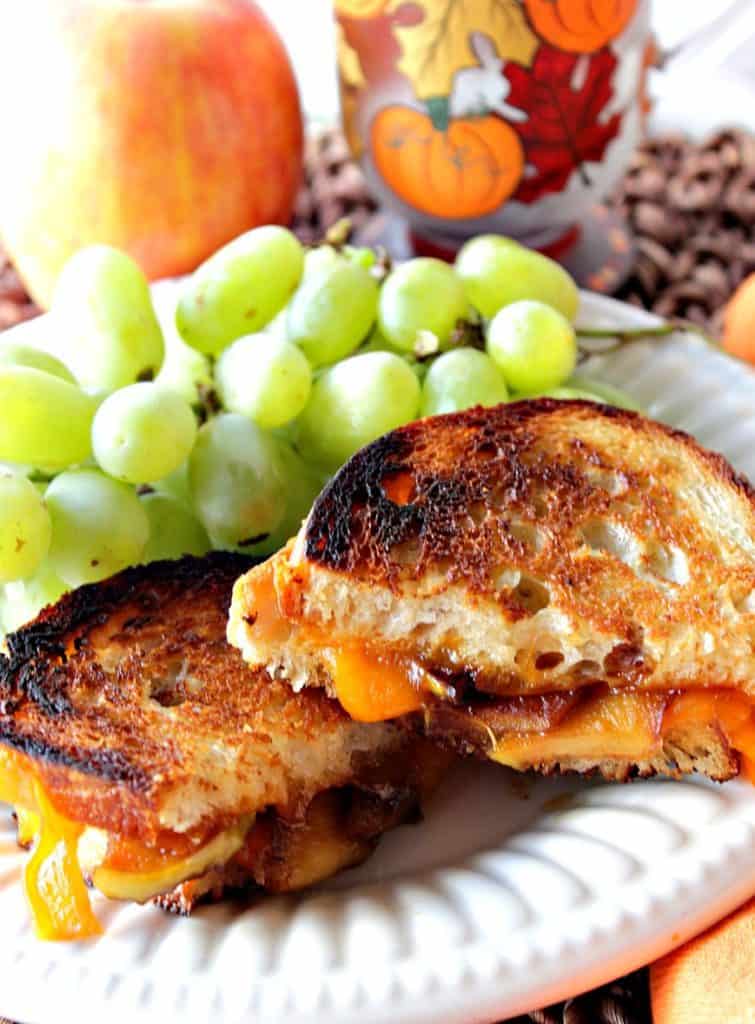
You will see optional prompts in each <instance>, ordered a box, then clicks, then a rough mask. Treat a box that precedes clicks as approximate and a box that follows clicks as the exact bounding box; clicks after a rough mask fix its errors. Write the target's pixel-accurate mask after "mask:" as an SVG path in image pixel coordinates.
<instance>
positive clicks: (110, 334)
mask: <svg viewBox="0 0 755 1024" xmlns="http://www.w3.org/2000/svg"><path fill="white" fill-rule="evenodd" d="M52 313H53V321H52V323H53V327H54V328H56V329H57V330H58V331H59V332H60V335H61V341H60V345H61V349H60V350H61V352H62V355H63V359H64V362H65V363H66V364H67V365H68V366H70V367H71V370H72V371H73V373H74V375H75V377H76V379H77V380H78V381H79V383H80V384H81V386H82V387H83V388H86V389H87V390H90V391H97V390H104V391H114V390H115V389H116V388H122V387H124V386H125V385H126V384H133V383H134V381H136V380H140V379H144V378H146V377H154V376H155V374H156V373H157V372H158V370H159V369H160V366H161V364H162V361H163V352H164V346H163V336H162V331H161V330H160V325H159V323H158V321H157V316H156V315H155V311H154V309H153V307H152V299H151V297H150V293H149V285H148V284H147V279H146V277H145V276H144V274H143V273H142V271H141V270H140V268H139V266H138V265H137V264H136V263H135V262H134V260H132V259H131V257H130V256H127V255H126V253H125V252H119V250H118V249H113V248H111V247H110V246H109V245H91V246H88V247H87V248H86V249H80V250H79V252H77V253H76V254H75V255H74V256H72V257H71V258H70V260H69V261H68V262H67V263H66V265H65V266H64V267H63V270H62V271H61V274H60V277H59V278H58V281H57V284H56V287H55V296H54V299H53V305H52Z"/></svg>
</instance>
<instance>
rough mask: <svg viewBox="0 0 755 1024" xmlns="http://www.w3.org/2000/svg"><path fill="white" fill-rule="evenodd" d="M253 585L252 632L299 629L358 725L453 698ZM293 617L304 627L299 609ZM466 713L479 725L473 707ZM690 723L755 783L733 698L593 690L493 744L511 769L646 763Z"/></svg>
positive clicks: (754, 740) (748, 716)
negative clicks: (556, 763)
mask: <svg viewBox="0 0 755 1024" xmlns="http://www.w3.org/2000/svg"><path fill="white" fill-rule="evenodd" d="M246 586H247V592H246V594H245V600H246V602H248V606H249V607H251V608H252V609H253V611H252V614H251V615H250V616H249V617H248V618H247V622H248V624H249V625H250V626H252V627H253V628H254V629H255V631H259V632H261V633H262V635H263V636H264V642H265V644H266V645H267V646H269V647H270V648H271V649H274V648H275V647H277V646H281V645H282V644H285V642H286V641H288V639H289V637H290V636H291V633H292V631H293V630H294V629H296V631H297V634H298V637H299V638H300V640H301V641H302V642H303V643H305V644H311V645H312V646H313V647H315V648H317V650H318V653H319V655H320V657H321V658H322V660H323V662H324V664H325V665H326V667H327V669H328V672H329V674H330V677H331V681H332V686H333V690H334V691H335V695H336V697H337V698H338V700H339V702H340V703H341V705H342V706H343V708H344V710H345V711H346V712H347V713H348V714H349V715H350V717H351V718H353V719H355V720H356V721H359V722H382V721H386V720H387V719H390V718H398V717H400V716H401V715H405V714H407V713H409V712H412V711H418V710H421V709H422V708H423V707H424V706H428V705H432V704H434V703H436V702H437V701H442V700H443V699H444V693H443V689H444V688H443V686H442V684H440V683H439V682H438V681H437V680H436V679H435V678H434V676H433V675H432V674H431V673H430V672H428V671H426V670H425V669H424V668H423V666H422V664H421V663H420V662H418V661H416V660H413V659H412V658H410V657H408V656H406V655H404V654H402V653H401V652H398V651H392V650H380V651H377V650H374V649H372V648H370V646H369V645H368V644H365V643H358V642H350V643H347V644H338V643H337V642H334V640H333V638H332V637H328V636H326V635H325V632H324V630H322V629H318V628H316V627H313V626H312V625H311V624H309V623H301V622H298V621H293V622H292V621H290V620H289V619H287V617H286V614H285V611H286V610H285V609H282V608H281V607H280V603H279V600H278V595H277V592H276V587H275V581H274V579H273V574H272V572H271V571H268V572H257V573H254V574H252V576H251V577H249V578H248V579H247V580H246ZM290 611H291V612H292V614H294V619H296V615H295V610H294V609H291V610H290ZM504 699H505V698H504ZM466 710H467V713H468V715H469V717H470V720H474V704H472V705H470V706H468V707H467V708H466ZM685 722H686V723H687V724H694V725H703V726H704V725H709V724H715V725H717V726H718V727H719V728H720V729H721V730H722V731H723V733H724V735H725V736H726V739H727V741H728V742H729V744H730V746H731V747H732V748H733V749H734V750H736V751H738V752H739V753H740V756H741V759H742V770H743V772H744V773H745V774H747V776H748V777H749V778H751V779H752V780H753V781H755V707H753V702H752V701H750V700H749V699H748V698H747V697H745V696H743V695H742V694H739V693H736V692H734V691H724V690H718V691H705V690H702V691H699V690H698V691H690V692H687V693H682V694H679V695H676V694H669V693H662V692H655V691H650V690H644V691H639V690H632V689H629V688H627V689H625V690H613V691H605V690H602V691H599V692H594V693H592V694H590V695H589V696H587V698H586V699H585V700H584V701H582V702H580V704H579V705H578V706H577V708H576V709H575V710H574V711H572V712H571V713H569V714H568V715H567V716H566V717H565V719H564V720H563V721H560V722H558V723H557V724H554V725H552V726H551V727H550V728H548V729H546V730H544V731H543V732H532V731H524V730H523V731H521V732H511V733H509V734H507V735H506V736H504V737H499V738H498V739H495V738H494V737H492V736H491V739H492V743H493V749H492V752H491V753H490V757H491V758H492V759H493V760H495V761H499V762H500V763H501V764H505V765H508V766H510V767H512V768H526V767H528V766H530V765H533V764H538V763H540V762H547V761H552V760H559V759H568V760H572V761H574V760H579V759H581V758H584V759H587V760H602V759H605V760H611V759H626V760H631V761H646V760H651V759H652V758H653V757H654V756H656V755H658V754H659V753H660V751H661V750H662V746H663V738H664V736H665V735H667V734H668V733H669V732H670V731H671V730H672V729H674V728H676V727H679V726H680V725H681V724H683V723H685Z"/></svg>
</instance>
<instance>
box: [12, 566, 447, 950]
mask: <svg viewBox="0 0 755 1024" xmlns="http://www.w3.org/2000/svg"><path fill="white" fill-rule="evenodd" d="M249 565H250V562H249V560H248V559H244V558H242V557H240V556H235V555H225V554H216V555H212V556H208V557H207V558H205V559H193V558H186V559H183V560H181V561H180V562H174V563H153V564H152V565H149V566H146V567H140V568H138V569H132V570H127V571H126V572H124V573H121V574H119V575H118V576H116V577H113V578H112V579H110V580H107V581H105V582H103V583H99V584H94V585H92V586H87V587H83V588H81V589H80V590H79V591H75V592H73V593H72V594H69V595H67V596H66V597H64V598H63V599H62V600H61V601H60V602H59V603H58V604H57V605H56V606H54V607H52V608H49V609H46V610H45V611H44V612H43V613H42V614H41V615H40V617H39V618H38V619H37V620H35V621H34V622H33V623H31V624H30V625H28V626H26V627H24V628H23V629H21V630H20V631H19V632H17V633H16V634H13V635H11V636H10V637H9V638H8V652H9V653H8V657H7V658H5V659H4V660H3V662H2V664H1V665H0V799H2V800H3V801H5V802H7V803H9V804H11V805H13V806H14V807H16V808H17V814H18V818H19V839H20V840H22V841H24V842H25V843H27V844H28V843H29V842H30V841H31V842H32V843H33V850H32V854H31V856H30V859H29V861H28V863H27V868H26V873H25V884H26V892H27V896H28V899H29V903H30V905H31V908H32V912H33V916H34V921H35V927H36V931H37V934H38V935H40V936H41V937H43V938H48V939H51V938H63V939H65V938H85V937H89V936H93V935H96V934H97V933H98V931H99V924H98V921H97V918H96V916H95V914H94V913H93V911H92V909H91V907H90V902H89V893H88V889H87V887H86V884H85V881H88V882H90V883H91V884H92V885H93V886H94V887H95V888H96V889H98V890H100V891H101V892H102V893H103V894H104V895H105V896H108V897H110V898H113V899H128V900H135V901H137V902H145V901H147V900H150V899H156V900H157V901H158V902H159V903H160V904H161V905H163V906H165V907H167V908H168V909H172V910H177V911H181V912H185V913H187V912H190V911H191V910H192V908H193V907H194V906H195V905H196V903H197V902H198V901H199V900H200V899H202V898H208V897H213V898H217V897H219V896H220V895H222V893H223V892H224V891H227V890H235V889H239V888H243V887H248V886H250V885H251V886H254V887H258V888H260V889H264V890H267V891H272V892H287V891H291V890H293V889H299V888H302V887H304V886H308V885H311V884H313V883H314V882H317V881H319V880H320V879H322V878H324V877H327V876H329V875H331V874H333V873H334V872H335V871H338V870H340V869H341V868H344V867H348V866H351V865H353V864H356V863H359V862H360V861H362V860H364V858H365V857H367V856H368V855H369V853H370V852H371V851H372V849H373V848H374V846H375V843H376V842H377V839H378V838H379V836H380V835H381V834H382V833H383V832H384V831H385V830H386V829H388V828H391V827H394V826H395V825H398V824H400V823H401V822H402V821H405V820H409V819H411V818H412V816H414V815H416V813H417V808H418V805H419V801H420V799H421V798H422V796H423V795H424V794H426V793H428V792H429V791H430V790H431V789H432V788H433V787H434V786H435V784H436V783H437V782H438V781H439V779H440V776H441V775H442V773H443V771H444V770H445V768H446V766H447V764H448V761H449V759H448V757H447V756H445V755H443V756H440V757H439V756H438V752H437V750H436V749H434V748H433V746H432V744H430V743H428V742H426V741H421V740H417V739H416V738H414V737H411V736H409V734H408V733H407V732H406V731H405V730H403V729H401V728H399V727H398V726H396V725H395V724H391V723H385V724H383V725H379V726H378V727H377V728H373V727H369V726H365V725H361V724H359V723H356V722H353V721H352V720H350V719H349V717H348V716H347V715H346V714H345V713H344V712H343V711H342V710H341V709H340V708H339V707H338V706H337V705H336V704H335V703H334V702H333V701H331V700H330V699H328V697H327V696H326V695H325V694H324V693H317V692H315V691H312V692H310V693H307V694H299V695H296V694H294V693H293V691H292V690H291V688H290V687H288V686H287V685H285V684H284V683H282V682H281V681H276V680H272V679H270V678H269V677H268V676H267V674H266V673H264V672H252V671H250V670H249V669H248V668H247V667H246V666H245V665H244V663H243V661H242V659H241V658H240V656H239V655H238V652H237V651H235V650H234V649H233V648H232V647H230V646H229V645H228V644H227V642H226V640H225V627H226V620H227V614H228V607H229V603H230V596H231V588H232V584H233V582H234V580H235V579H236V578H237V577H238V576H239V575H240V574H241V573H242V572H243V571H244V570H246V569H248V568H249Z"/></svg>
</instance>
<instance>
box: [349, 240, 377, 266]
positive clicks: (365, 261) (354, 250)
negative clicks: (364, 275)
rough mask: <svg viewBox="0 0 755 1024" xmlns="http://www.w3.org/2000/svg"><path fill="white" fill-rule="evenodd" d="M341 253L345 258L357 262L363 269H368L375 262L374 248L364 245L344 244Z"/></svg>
mask: <svg viewBox="0 0 755 1024" xmlns="http://www.w3.org/2000/svg"><path fill="white" fill-rule="evenodd" d="M343 254H344V256H345V257H346V259H347V260H350V261H351V262H352V263H358V264H359V266H360V267H364V269H365V270H370V269H371V268H372V267H374V266H375V263H376V262H377V254H376V253H375V250H374V249H368V248H367V247H366V246H354V245H345V246H344V247H343Z"/></svg>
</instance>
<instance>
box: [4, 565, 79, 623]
mask: <svg viewBox="0 0 755 1024" xmlns="http://www.w3.org/2000/svg"><path fill="white" fill-rule="evenodd" d="M67 590H68V587H67V586H66V584H65V583H64V582H63V580H62V579H61V578H60V577H59V576H58V575H56V573H54V572H53V570H52V569H51V568H50V566H49V563H48V562H44V563H43V564H42V565H41V566H40V568H39V569H38V571H37V572H36V573H35V574H34V575H33V576H30V577H29V579H26V580H14V582H13V583H6V585H5V587H4V588H3V605H4V608H3V617H2V618H3V629H4V630H5V631H6V632H7V633H10V632H13V631H14V630H16V629H19V628H20V627H21V626H24V625H26V623H27V622H31V620H32V619H35V618H36V617H37V615H39V613H40V612H41V611H42V609H43V608H46V607H47V606H48V605H50V604H55V602H56V601H57V600H58V598H59V597H61V595H62V594H64V593H65V592H66V591H67Z"/></svg>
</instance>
